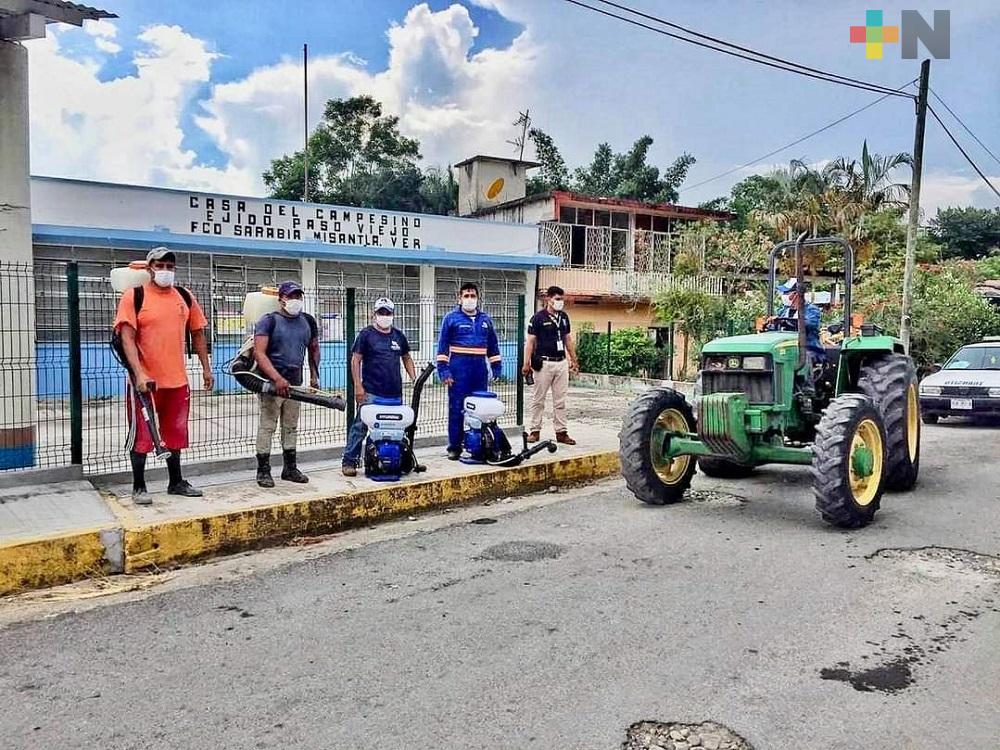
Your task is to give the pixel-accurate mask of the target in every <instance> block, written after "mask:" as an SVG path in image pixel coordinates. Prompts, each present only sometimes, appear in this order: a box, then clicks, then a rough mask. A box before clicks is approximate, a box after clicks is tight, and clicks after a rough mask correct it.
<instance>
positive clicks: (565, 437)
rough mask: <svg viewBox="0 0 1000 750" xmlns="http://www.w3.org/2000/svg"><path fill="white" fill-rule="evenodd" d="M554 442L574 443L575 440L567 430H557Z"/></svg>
mask: <svg viewBox="0 0 1000 750" xmlns="http://www.w3.org/2000/svg"><path fill="white" fill-rule="evenodd" d="M556 442H557V443H562V444H563V445H576V441H575V440H574V439H573V438H571V437H570V436H569V433H568V432H557V433H556Z"/></svg>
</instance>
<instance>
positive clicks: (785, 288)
mask: <svg viewBox="0 0 1000 750" xmlns="http://www.w3.org/2000/svg"><path fill="white" fill-rule="evenodd" d="M798 285H799V280H798V279H797V278H795V277H794V276H793V277H792V278H790V279H789V280H788V281H786V282H785V283H784V284H782V285H781V286H779V287H778V291H779V292H781V293H782V294H788V293H789V292H791V291H794V290H795V289H796V287H798Z"/></svg>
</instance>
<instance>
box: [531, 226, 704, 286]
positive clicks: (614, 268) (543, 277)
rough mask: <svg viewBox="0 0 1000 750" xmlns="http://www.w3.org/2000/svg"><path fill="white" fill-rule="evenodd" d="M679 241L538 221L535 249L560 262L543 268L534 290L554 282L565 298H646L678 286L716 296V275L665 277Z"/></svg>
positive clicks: (664, 236)
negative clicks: (572, 295) (575, 295)
mask: <svg viewBox="0 0 1000 750" xmlns="http://www.w3.org/2000/svg"><path fill="white" fill-rule="evenodd" d="M574 235H575V236H574ZM680 243H681V238H680V237H679V236H678V235H676V234H674V233H672V232H652V231H648V230H641V229H637V230H635V231H632V230H628V229H616V228H614V227H583V226H575V225H572V224H563V223H560V222H556V221H548V222H542V223H540V224H539V237H538V244H539V250H540V251H541V252H542V253H544V254H546V255H555V256H557V257H559V258H561V259H562V265H561V266H559V267H555V268H546V269H544V270H543V271H542V272H541V274H540V277H539V286H547V285H550V284H555V285H557V286H561V287H563V289H565V290H566V292H567V293H568V294H592V295H598V296H605V295H607V296H623V297H646V298H648V297H652V296H653V295H654V294H656V293H657V292H658V291H662V290H664V289H670V288H678V287H679V288H686V289H697V290H700V291H704V292H708V293H709V294H722V290H723V280H722V279H721V278H719V277H716V276H708V275H704V274H702V275H698V276H674V275H673V274H671V273H670V270H671V265H672V263H671V261H672V258H673V255H674V253H675V252H676V251H677V250H678V249H680Z"/></svg>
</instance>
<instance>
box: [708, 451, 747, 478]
mask: <svg viewBox="0 0 1000 750" xmlns="http://www.w3.org/2000/svg"><path fill="white" fill-rule="evenodd" d="M698 468H699V469H701V473H702V474H704V475H705V476H706V477H712V478H713V479H745V478H746V477H748V476H750V475H751V474H753V470H754V466H752V465H751V464H741V463H740V462H738V461H730V460H728V459H725V458H711V457H709V456H700V457H699V458H698Z"/></svg>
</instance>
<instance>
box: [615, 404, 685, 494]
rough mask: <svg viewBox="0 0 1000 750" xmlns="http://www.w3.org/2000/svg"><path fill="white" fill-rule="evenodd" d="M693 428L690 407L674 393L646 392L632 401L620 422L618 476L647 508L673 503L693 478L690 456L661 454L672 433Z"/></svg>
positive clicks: (667, 444)
mask: <svg viewBox="0 0 1000 750" xmlns="http://www.w3.org/2000/svg"><path fill="white" fill-rule="evenodd" d="M694 429H695V427H694V414H693V413H692V412H691V406H690V404H688V402H687V400H686V399H685V398H684V396H683V395H682V394H680V393H678V392H677V391H674V390H671V389H669V388H662V389H656V390H652V391H647V392H646V393H644V394H642V395H641V396H639V398H637V399H636V400H635V401H633V402H632V404H631V405H630V406H629V409H628V411H627V412H626V413H625V417H624V419H623V420H622V431H621V438H620V445H619V449H618V454H619V458H620V460H621V471H622V476H623V477H624V478H625V484H626V485H627V486H628V488H629V489H630V490H631V491H632V494H634V495H635V496H636V497H637V498H638V499H639V500H641V501H642V502H644V503H648V504H650V505H665V504H667V503H675V502H677V501H678V500H680V499H681V498H682V497H683V495H684V492H685V491H686V490H687V488H688V487H690V486H691V477H692V476H694V468H695V460H694V457H692V456H678V457H677V458H673V459H671V458H665V457H664V455H663V454H664V452H665V450H666V449H667V447H668V446H669V443H670V436H671V434H672V433H679V432H694Z"/></svg>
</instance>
